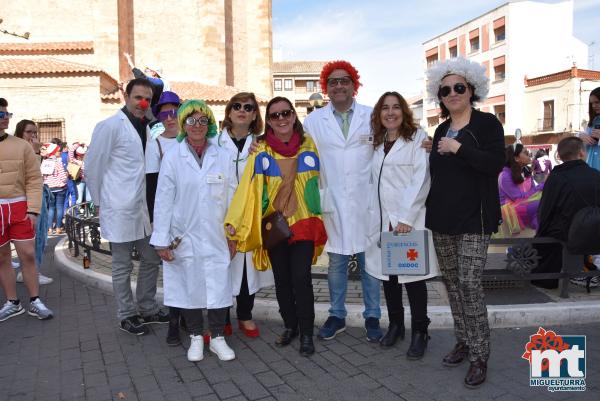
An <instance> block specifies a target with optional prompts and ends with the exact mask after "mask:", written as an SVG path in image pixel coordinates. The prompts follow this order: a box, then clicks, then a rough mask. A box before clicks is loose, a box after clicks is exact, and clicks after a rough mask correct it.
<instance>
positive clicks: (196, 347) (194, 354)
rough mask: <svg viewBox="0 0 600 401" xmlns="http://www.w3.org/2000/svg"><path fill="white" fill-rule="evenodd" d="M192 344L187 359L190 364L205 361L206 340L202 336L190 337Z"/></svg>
mask: <svg viewBox="0 0 600 401" xmlns="http://www.w3.org/2000/svg"><path fill="white" fill-rule="evenodd" d="M190 338H191V339H192V342H191V343H190V348H188V352H187V359H188V361H190V362H198V361H201V360H202V359H204V338H203V337H202V336H201V335H200V336H195V335H193V334H191V335H190Z"/></svg>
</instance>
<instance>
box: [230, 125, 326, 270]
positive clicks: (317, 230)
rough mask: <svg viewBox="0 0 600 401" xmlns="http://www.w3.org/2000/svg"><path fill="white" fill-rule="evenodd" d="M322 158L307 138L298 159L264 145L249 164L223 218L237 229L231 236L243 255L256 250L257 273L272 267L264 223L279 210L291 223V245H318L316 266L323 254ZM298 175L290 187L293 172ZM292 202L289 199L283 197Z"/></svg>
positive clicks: (261, 144)
mask: <svg viewBox="0 0 600 401" xmlns="http://www.w3.org/2000/svg"><path fill="white" fill-rule="evenodd" d="M319 167H320V162H319V155H318V153H317V148H316V147H315V144H314V142H313V141H312V139H311V138H310V137H308V136H305V137H304V140H303V142H302V144H301V145H300V147H299V148H298V151H297V153H296V155H295V156H294V157H285V156H282V155H280V154H279V153H276V152H275V151H274V150H273V149H272V148H271V147H270V146H269V145H267V143H266V142H261V143H260V144H259V147H258V150H257V151H256V152H254V153H253V154H252V155H251V156H250V157H249V159H248V162H247V164H246V169H245V170H244V174H243V176H242V179H241V181H240V184H239V186H238V188H237V190H236V192H235V195H234V196H233V200H232V202H231V205H230V206H229V210H228V212H227V216H226V217H225V225H231V226H233V227H234V228H235V232H236V233H235V235H229V234H228V237H229V238H230V239H232V240H235V241H237V242H238V245H237V249H238V251H240V252H249V251H254V254H253V255H254V256H253V262H254V267H255V268H256V269H257V270H267V269H270V268H271V262H270V260H269V256H268V254H267V250H266V249H263V248H262V239H261V222H262V219H263V217H266V216H269V215H270V214H271V213H273V212H275V211H276V210H279V211H281V212H282V213H283V215H284V216H286V218H287V222H288V224H289V226H290V229H291V231H292V237H291V238H290V239H289V242H290V243H293V242H296V241H314V244H315V251H314V254H313V264H314V263H315V262H316V260H317V257H318V256H319V255H320V254H321V252H323V248H324V246H325V242H327V234H326V233H325V226H324V225H323V220H322V219H321V200H320V196H319ZM294 170H295V171H296V175H295V179H294V181H293V182H292V181H291V177H293V174H292V173H293V171H294ZM286 191H287V194H289V193H290V191H293V192H291V196H289V201H286V202H285V203H284V202H282V201H281V198H283V197H282V196H281V194H282V193H285V192H286ZM285 199H286V200H287V199H288V196H287V195H286V196H285Z"/></svg>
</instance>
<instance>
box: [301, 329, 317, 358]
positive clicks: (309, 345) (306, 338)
mask: <svg viewBox="0 0 600 401" xmlns="http://www.w3.org/2000/svg"><path fill="white" fill-rule="evenodd" d="M299 351H300V355H302V356H311V355H312V354H314V353H315V344H314V343H313V336H312V335H308V334H300V350H299Z"/></svg>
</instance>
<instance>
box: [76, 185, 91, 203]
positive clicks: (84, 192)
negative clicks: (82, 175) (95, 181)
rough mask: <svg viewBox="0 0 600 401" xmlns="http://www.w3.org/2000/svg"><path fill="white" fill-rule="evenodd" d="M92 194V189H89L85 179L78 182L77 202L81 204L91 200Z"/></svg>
mask: <svg viewBox="0 0 600 401" xmlns="http://www.w3.org/2000/svg"><path fill="white" fill-rule="evenodd" d="M91 201H92V196H91V195H90V190H89V189H88V187H87V185H86V184H85V181H79V182H78V183H77V201H76V202H75V203H76V204H80V203H83V202H91Z"/></svg>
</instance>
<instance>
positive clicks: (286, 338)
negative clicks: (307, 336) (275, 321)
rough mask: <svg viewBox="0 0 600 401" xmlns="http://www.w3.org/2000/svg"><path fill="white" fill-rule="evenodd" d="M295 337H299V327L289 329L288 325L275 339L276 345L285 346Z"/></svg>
mask: <svg viewBox="0 0 600 401" xmlns="http://www.w3.org/2000/svg"><path fill="white" fill-rule="evenodd" d="M295 337H298V328H295V329H288V328H287V327H286V328H285V330H284V331H283V333H281V335H280V336H279V337H277V339H276V340H275V346H276V347H285V346H286V345H290V343H291V342H292V340H293V339H294V338H295Z"/></svg>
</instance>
